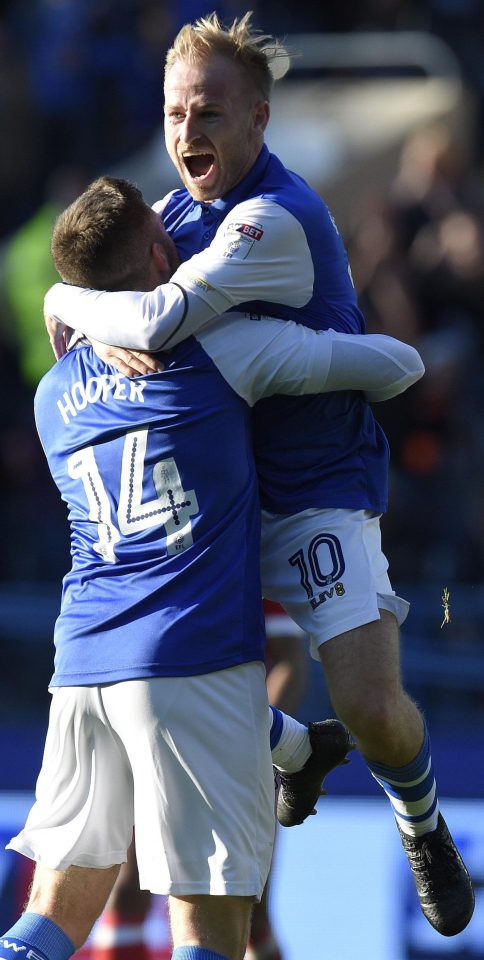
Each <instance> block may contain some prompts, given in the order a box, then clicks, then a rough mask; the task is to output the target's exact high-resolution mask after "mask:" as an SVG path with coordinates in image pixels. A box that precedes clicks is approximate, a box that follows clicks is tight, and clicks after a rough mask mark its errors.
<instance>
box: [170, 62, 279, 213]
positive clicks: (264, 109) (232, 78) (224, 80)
mask: <svg viewBox="0 0 484 960" xmlns="http://www.w3.org/2000/svg"><path fill="white" fill-rule="evenodd" d="M268 119H269V105H268V103H267V101H265V100H263V99H262V98H260V97H259V98H258V96H257V93H256V91H255V90H254V88H253V86H252V84H251V83H250V80H249V79H248V78H247V76H246V75H245V73H244V71H243V70H242V69H241V68H240V67H238V66H237V65H236V64H235V63H233V62H232V61H230V60H227V59H226V58H225V57H222V56H219V55H217V56H214V57H212V58H211V59H210V60H208V61H207V62H206V63H199V64H189V63H186V62H184V61H182V60H179V61H177V62H176V63H174V64H173V66H172V67H171V69H170V70H169V72H168V74H167V76H166V79H165V140H166V147H167V150H168V153H169V155H170V157H171V159H172V161H173V163H174V164H175V167H176V168H177V170H178V173H179V174H180V177H181V179H182V181H183V183H184V185H185V187H186V188H187V190H188V191H189V193H190V194H191V195H192V197H194V199H195V200H202V201H205V202H210V201H211V200H216V199H218V198H219V197H223V196H224V195H225V194H226V193H227V192H228V191H229V190H230V189H231V188H232V187H234V186H235V185H236V184H237V183H239V181H240V180H242V178H243V177H245V175H246V173H248V171H249V170H250V168H251V167H252V166H253V164H254V162H255V160H256V159H257V156H258V154H259V152H260V150H261V147H262V144H263V140H264V130H265V127H266V125H267V121H268Z"/></svg>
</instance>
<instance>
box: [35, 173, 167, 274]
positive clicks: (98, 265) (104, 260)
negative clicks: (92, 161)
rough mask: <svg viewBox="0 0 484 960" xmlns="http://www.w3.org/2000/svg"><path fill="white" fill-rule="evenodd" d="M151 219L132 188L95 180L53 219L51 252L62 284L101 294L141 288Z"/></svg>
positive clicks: (116, 180) (150, 238)
mask: <svg viewBox="0 0 484 960" xmlns="http://www.w3.org/2000/svg"><path fill="white" fill-rule="evenodd" d="M151 215H152V211H151V209H150V207H148V206H147V204H146V203H145V201H144V200H143V196H142V194H141V192H140V191H139V190H138V188H137V187H135V186H134V184H132V183H129V182H128V181H127V180H123V179H121V178H117V177H108V176H105V177H100V178H99V179H98V180H95V181H94V182H93V183H91V184H90V185H89V187H88V188H87V189H86V190H85V191H84V193H82V194H81V195H80V196H79V197H78V198H77V200H75V201H74V202H73V203H71V204H70V206H69V207H67V208H66V210H64V211H63V213H61V214H60V216H59V217H58V218H57V220H56V223H55V226H54V230H53V234H52V243H51V251H52V257H53V260H54V263H55V266H56V268H57V270H58V271H59V273H60V275H61V277H62V279H63V280H65V281H66V282H67V283H72V284H75V285H76V286H82V287H94V288H97V289H102V290H123V289H124V290H130V289H144V286H143V284H144V279H145V276H146V270H147V266H148V264H149V258H150V250H151V244H152V242H153V231H152V228H151Z"/></svg>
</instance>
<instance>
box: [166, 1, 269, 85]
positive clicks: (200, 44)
mask: <svg viewBox="0 0 484 960" xmlns="http://www.w3.org/2000/svg"><path fill="white" fill-rule="evenodd" d="M252 16H253V13H252V10H248V11H247V13H245V14H244V16H243V17H240V18H239V19H235V20H234V21H233V23H232V25H231V26H229V27H226V26H224V25H223V24H222V22H221V21H220V19H219V17H218V15H217V13H215V12H213V13H209V14H207V16H205V17H200V19H199V20H196V21H195V22H194V23H186V24H185V26H184V27H182V28H181V30H180V31H179V33H178V34H177V36H176V37H175V40H174V42H173V45H172V46H171V47H170V49H169V50H168V53H167V55H166V60H165V78H166V75H167V73H168V72H169V70H171V68H172V66H173V65H174V64H175V63H177V62H178V61H180V60H181V61H184V62H185V63H191V64H193V63H201V62H204V61H205V60H209V59H210V58H211V57H213V56H216V55H219V56H223V57H226V58H227V59H228V60H232V61H233V62H234V63H236V64H238V65H239V66H240V67H241V68H242V69H243V70H244V71H245V72H246V74H247V75H248V77H249V78H250V80H251V81H252V83H253V85H254V87H255V89H256V91H257V92H258V93H259V94H262V96H263V97H264V99H265V100H270V96H271V93H272V87H273V85H274V75H273V72H272V70H271V64H272V63H273V62H274V61H275V60H276V59H277V57H278V56H285V57H287V52H286V50H285V48H284V47H283V46H282V44H281V43H280V42H279V41H278V40H276V39H275V38H273V37H271V36H270V35H269V34H265V33H262V32H261V31H260V30H257V29H255V28H254V27H253V25H252Z"/></svg>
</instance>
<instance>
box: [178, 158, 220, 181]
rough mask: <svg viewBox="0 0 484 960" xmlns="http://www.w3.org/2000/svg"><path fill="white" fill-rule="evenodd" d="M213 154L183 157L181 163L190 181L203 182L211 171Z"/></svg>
mask: <svg viewBox="0 0 484 960" xmlns="http://www.w3.org/2000/svg"><path fill="white" fill-rule="evenodd" d="M214 160H215V157H214V155H213V153H197V154H193V155H191V156H185V157H183V162H184V164H185V166H186V168H187V170H188V173H189V174H190V176H191V178H192V180H203V179H204V178H205V177H207V176H208V175H209V173H211V171H212V170H213V165H214Z"/></svg>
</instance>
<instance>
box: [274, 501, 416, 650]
mask: <svg viewBox="0 0 484 960" xmlns="http://www.w3.org/2000/svg"><path fill="white" fill-rule="evenodd" d="M387 571H388V561H387V559H386V557H385V555H384V554H383V553H382V549H381V535H380V518H379V516H377V515H375V514H373V513H370V512H369V511H368V510H342V509H333V510H316V509H312V510H303V511H302V512H301V513H296V514H293V515H291V516H281V515H280V514H277V515H276V514H272V513H268V512H267V511H263V512H262V541H261V574H262V592H263V595H264V597H266V598H267V599H268V600H275V601H277V602H278V603H280V604H282V606H283V607H284V609H285V610H286V611H287V613H288V614H289V616H290V617H292V619H293V620H294V621H295V622H296V623H297V625H298V626H299V627H300V628H301V630H303V631H304V632H305V633H307V634H308V636H309V641H310V649H311V654H312V656H313V657H314V658H315V659H316V660H319V655H318V647H320V646H321V644H322V643H325V641H326V640H331V639H332V638H333V637H337V636H339V634H341V633H345V632H346V631H347V630H352V629H354V628H355V627H361V626H363V624H365V623H371V622H372V621H373V620H378V619H379V618H380V614H379V610H389V611H390V612H391V613H393V614H394V615H395V617H396V619H397V621H398V623H399V624H402V623H403V621H404V620H405V618H406V616H407V614H408V610H409V603H408V602H407V601H406V600H402V598H401V597H397V596H396V594H395V591H394V590H393V589H392V586H391V583H390V580H389V578H388V572H387Z"/></svg>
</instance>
